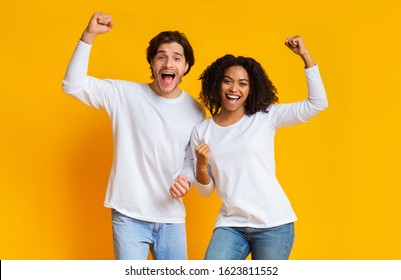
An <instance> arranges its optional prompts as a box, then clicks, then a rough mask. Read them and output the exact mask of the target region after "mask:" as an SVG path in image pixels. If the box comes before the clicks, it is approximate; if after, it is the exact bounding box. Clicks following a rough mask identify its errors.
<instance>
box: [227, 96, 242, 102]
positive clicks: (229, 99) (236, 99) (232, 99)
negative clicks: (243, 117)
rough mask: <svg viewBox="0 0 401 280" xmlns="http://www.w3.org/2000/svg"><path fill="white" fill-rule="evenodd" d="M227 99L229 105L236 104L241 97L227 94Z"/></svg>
mask: <svg viewBox="0 0 401 280" xmlns="http://www.w3.org/2000/svg"><path fill="white" fill-rule="evenodd" d="M226 98H227V100H228V102H229V103H232V104H233V103H236V102H237V101H238V100H239V99H240V98H241V97H240V96H238V95H231V94H226Z"/></svg>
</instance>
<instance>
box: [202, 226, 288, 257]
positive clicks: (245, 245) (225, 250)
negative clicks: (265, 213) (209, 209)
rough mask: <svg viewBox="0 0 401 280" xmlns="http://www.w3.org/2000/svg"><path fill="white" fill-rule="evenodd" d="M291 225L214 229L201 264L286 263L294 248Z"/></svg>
mask: <svg viewBox="0 0 401 280" xmlns="http://www.w3.org/2000/svg"><path fill="white" fill-rule="evenodd" d="M294 237H295V233H294V224H293V223H290V224H285V225H281V226H277V227H272V228H250V227H218V228H216V229H215V230H214V232H213V235H212V238H211V240H210V243H209V246H208V249H207V252H206V256H205V260H244V259H246V258H247V256H248V255H249V254H251V256H252V259H253V260H287V259H288V258H289V256H290V253H291V249H292V246H293V244H294Z"/></svg>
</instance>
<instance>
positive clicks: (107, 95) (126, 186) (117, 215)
mask: <svg viewBox="0 0 401 280" xmlns="http://www.w3.org/2000/svg"><path fill="white" fill-rule="evenodd" d="M112 27H113V22H112V19H111V16H109V15H106V14H102V13H95V14H94V15H93V16H92V17H91V19H90V21H89V24H88V26H87V27H86V29H85V30H84V32H83V33H82V36H81V39H80V40H79V42H78V45H77V47H76V49H75V52H74V54H73V56H72V58H71V61H70V63H69V65H68V68H67V71H66V74H65V77H64V80H63V90H64V91H65V92H66V93H68V94H70V95H72V96H73V97H75V98H77V99H78V100H80V101H81V102H83V103H85V104H87V105H89V106H91V107H94V108H97V109H103V110H106V111H107V113H108V115H109V116H110V120H111V124H112V130H113V138H114V160H113V165H112V168H111V172H110V177H109V182H108V188H107V192H106V198H105V203H104V205H105V206H106V207H109V208H112V222H113V241H114V252H115V257H116V259H146V258H147V255H148V250H149V249H150V251H151V253H152V255H153V257H154V259H164V260H169V259H187V249H186V231H185V207H184V205H183V202H182V198H181V197H182V196H184V195H185V194H186V193H187V192H188V190H189V188H190V184H191V183H190V182H193V180H194V168H193V160H192V156H191V152H190V151H189V140H190V134H191V131H192V128H193V127H194V126H195V125H196V124H197V123H199V122H200V121H201V120H202V119H204V110H203V109H202V107H201V106H200V105H199V103H198V102H197V101H196V100H195V99H194V98H193V97H191V96H190V95H188V94H187V93H186V92H184V91H182V90H181V89H180V88H179V84H180V82H181V79H182V77H183V76H184V75H186V74H187V73H188V72H189V70H190V69H191V67H192V65H193V64H194V55H193V50H192V47H191V45H190V44H189V42H188V40H187V39H186V37H185V36H184V35H183V34H182V33H179V32H177V31H165V32H161V33H160V34H158V35H157V36H156V37H154V38H153V39H152V40H151V41H150V42H149V46H148V48H147V60H148V62H149V65H150V68H151V71H152V76H151V77H152V81H151V82H150V83H149V84H139V83H135V82H130V81H122V80H101V79H97V78H94V77H90V76H87V69H88V61H89V55H90V50H91V46H92V43H93V41H94V40H95V38H96V36H97V35H99V34H103V33H106V32H109V31H110V30H111V29H112Z"/></svg>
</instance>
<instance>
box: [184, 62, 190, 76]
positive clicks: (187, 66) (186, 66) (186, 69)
mask: <svg viewBox="0 0 401 280" xmlns="http://www.w3.org/2000/svg"><path fill="white" fill-rule="evenodd" d="M188 68H189V64H188V62H186V63H185V71H184V73H185V74H186V73H187V71H188Z"/></svg>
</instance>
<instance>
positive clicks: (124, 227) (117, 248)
mask: <svg viewBox="0 0 401 280" xmlns="http://www.w3.org/2000/svg"><path fill="white" fill-rule="evenodd" d="M112 222H113V243H114V254H115V257H116V259H118V260H146V259H147V256H148V252H149V250H150V252H151V253H152V256H153V258H154V259H156V260H186V259H187V240H186V229H185V224H163V223H152V222H146V221H141V220H137V219H134V218H130V217H128V216H125V215H123V214H121V213H120V212H118V211H116V210H115V209H112Z"/></svg>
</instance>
